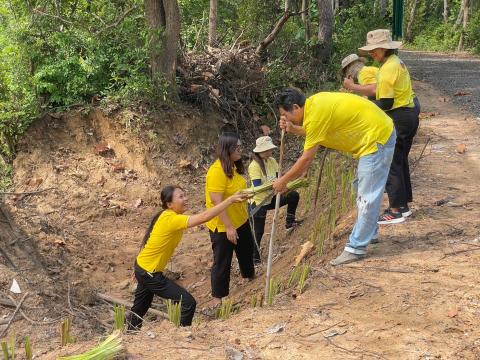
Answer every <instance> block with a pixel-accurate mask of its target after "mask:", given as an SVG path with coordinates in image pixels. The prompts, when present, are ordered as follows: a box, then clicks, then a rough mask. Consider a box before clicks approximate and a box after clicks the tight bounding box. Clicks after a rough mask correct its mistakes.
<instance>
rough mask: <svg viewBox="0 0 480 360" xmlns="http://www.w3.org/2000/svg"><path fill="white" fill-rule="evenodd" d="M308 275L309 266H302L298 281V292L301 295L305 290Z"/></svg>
mask: <svg viewBox="0 0 480 360" xmlns="http://www.w3.org/2000/svg"><path fill="white" fill-rule="evenodd" d="M308 275H310V265H308V264H304V265H303V267H302V271H301V274H300V278H299V280H298V291H299V292H300V294H303V291H304V290H305V283H306V281H307V279H308Z"/></svg>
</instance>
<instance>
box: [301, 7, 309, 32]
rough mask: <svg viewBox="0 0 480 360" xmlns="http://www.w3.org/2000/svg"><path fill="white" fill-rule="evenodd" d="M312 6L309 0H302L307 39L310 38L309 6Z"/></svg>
mask: <svg viewBox="0 0 480 360" xmlns="http://www.w3.org/2000/svg"><path fill="white" fill-rule="evenodd" d="M309 6H310V1H309V0H302V10H301V11H302V22H303V27H304V29H305V40H306V41H309V40H310V14H309V10H307V9H308V7H309Z"/></svg>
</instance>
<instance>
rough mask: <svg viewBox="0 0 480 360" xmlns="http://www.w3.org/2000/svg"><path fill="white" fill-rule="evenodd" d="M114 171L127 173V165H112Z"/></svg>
mask: <svg viewBox="0 0 480 360" xmlns="http://www.w3.org/2000/svg"><path fill="white" fill-rule="evenodd" d="M112 169H113V171H114V172H122V171H125V165H122V164H114V165H112Z"/></svg>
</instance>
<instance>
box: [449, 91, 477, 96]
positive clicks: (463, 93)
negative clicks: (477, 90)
mask: <svg viewBox="0 0 480 360" xmlns="http://www.w3.org/2000/svg"><path fill="white" fill-rule="evenodd" d="M465 95H472V93H470V92H467V91H457V92H456V93H455V94H454V95H453V96H465Z"/></svg>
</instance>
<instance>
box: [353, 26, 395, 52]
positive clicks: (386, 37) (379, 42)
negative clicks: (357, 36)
mask: <svg viewBox="0 0 480 360" xmlns="http://www.w3.org/2000/svg"><path fill="white" fill-rule="evenodd" d="M400 46H402V42H401V41H392V35H391V33H390V30H388V29H377V30H373V31H369V32H368V34H367V45H365V46H362V47H361V48H358V51H359V52H360V54H366V53H368V52H369V51H372V50H374V49H398V48H400Z"/></svg>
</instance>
